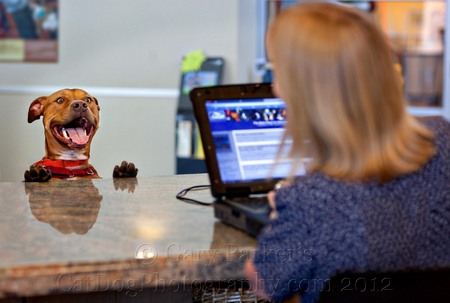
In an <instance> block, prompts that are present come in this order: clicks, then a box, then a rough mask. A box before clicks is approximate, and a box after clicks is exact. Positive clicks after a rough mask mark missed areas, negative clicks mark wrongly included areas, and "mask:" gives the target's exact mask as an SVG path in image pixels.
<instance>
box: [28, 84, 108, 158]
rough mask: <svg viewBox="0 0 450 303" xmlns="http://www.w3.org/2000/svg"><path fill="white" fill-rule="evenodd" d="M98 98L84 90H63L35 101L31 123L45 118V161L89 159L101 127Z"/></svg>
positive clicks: (30, 109)
mask: <svg viewBox="0 0 450 303" xmlns="http://www.w3.org/2000/svg"><path fill="white" fill-rule="evenodd" d="M99 111H100V107H99V105H98V101H97V99H96V98H94V97H92V96H91V95H89V94H88V93H87V92H85V91H84V90H81V89H62V90H59V91H57V92H55V93H53V94H51V95H49V96H44V97H39V98H37V99H36V100H34V101H33V102H32V103H31V105H30V108H29V110H28V123H31V122H33V121H35V120H37V119H39V118H40V117H41V116H43V117H44V118H43V124H44V130H45V150H46V158H49V159H64V160H81V159H88V158H89V152H90V144H91V141H92V138H93V137H94V135H95V133H96V131H97V129H98V127H99V119H100V117H99Z"/></svg>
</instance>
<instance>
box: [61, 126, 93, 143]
mask: <svg viewBox="0 0 450 303" xmlns="http://www.w3.org/2000/svg"><path fill="white" fill-rule="evenodd" d="M66 131H67V133H68V134H69V137H70V139H72V142H74V143H76V144H79V145H84V144H86V143H88V141H89V137H88V136H87V135H86V131H85V130H84V129H83V128H82V127H77V128H66Z"/></svg>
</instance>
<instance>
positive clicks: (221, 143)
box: [206, 98, 291, 184]
mask: <svg viewBox="0 0 450 303" xmlns="http://www.w3.org/2000/svg"><path fill="white" fill-rule="evenodd" d="M206 111H207V114H208V120H209V124H210V128H211V132H212V137H213V141H214V145H215V151H216V158H217V162H218V166H219V172H220V177H221V179H222V182H223V183H228V184H230V183H238V182H252V181H257V180H264V179H267V178H269V177H271V178H283V177H286V176H287V175H288V173H289V170H290V168H291V166H290V162H289V161H285V162H283V161H282V162H279V163H277V165H276V166H274V163H275V160H276V157H277V153H278V150H279V146H280V142H281V139H282V137H283V133H284V126H285V123H286V107H285V104H284V102H283V101H282V100H281V99H279V98H258V99H228V100H223V99H221V100H208V101H207V102H206ZM290 144H291V142H290V141H289V140H287V141H286V144H285V145H284V146H283V153H284V152H287V151H288V150H289V147H290ZM283 158H284V157H283Z"/></svg>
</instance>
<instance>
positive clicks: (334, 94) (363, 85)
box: [266, 3, 435, 182]
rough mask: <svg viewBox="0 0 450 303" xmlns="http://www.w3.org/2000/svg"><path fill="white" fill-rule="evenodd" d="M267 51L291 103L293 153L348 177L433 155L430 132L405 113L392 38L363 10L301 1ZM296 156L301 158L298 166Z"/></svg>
mask: <svg viewBox="0 0 450 303" xmlns="http://www.w3.org/2000/svg"><path fill="white" fill-rule="evenodd" d="M266 39H267V40H266V42H267V51H268V54H269V57H270V59H271V61H272V63H273V65H274V74H275V79H276V87H277V88H278V90H279V93H280V97H281V98H282V99H284V101H285V102H286V106H287V112H288V119H287V124H286V130H287V131H286V135H285V138H284V139H286V137H287V136H289V137H290V138H292V141H293V143H292V148H291V150H290V156H292V157H294V158H295V159H297V160H298V162H300V161H301V158H302V157H305V156H308V157H309V156H311V157H312V159H313V160H312V163H311V165H310V166H309V169H310V170H311V171H322V172H324V173H326V174H327V175H330V176H332V177H336V178H339V179H344V180H350V181H358V180H361V181H364V180H368V179H376V180H378V181H380V182H385V181H389V180H391V179H393V178H395V177H397V176H400V175H403V174H407V173H411V172H414V171H417V170H419V169H420V168H421V167H422V166H423V165H424V164H425V163H426V162H428V160H429V159H430V158H431V157H432V155H433V154H434V153H435V149H434V137H433V133H432V132H430V131H429V130H428V129H427V128H425V127H424V126H422V124H420V123H419V122H418V121H417V120H416V119H415V118H414V117H412V116H411V115H409V114H408V112H407V110H406V106H405V102H404V99H403V93H402V88H401V84H400V77H399V75H398V73H396V71H395V69H394V62H393V60H392V57H391V56H392V54H391V51H390V49H389V46H388V44H387V41H386V39H385V37H384V35H383V34H382V32H381V31H380V30H379V29H378V27H377V26H376V25H375V24H374V22H373V21H372V20H371V19H370V18H369V16H366V15H365V14H364V13H362V12H360V11H358V10H356V9H353V8H349V7H346V6H343V5H338V4H329V3H328V4H327V3H304V4H299V5H296V6H294V7H292V8H289V9H286V10H285V11H283V12H282V13H280V14H279V15H278V16H277V17H276V18H275V20H274V22H273V24H271V26H270V28H269V30H268V34H267V38H266ZM298 162H297V164H298Z"/></svg>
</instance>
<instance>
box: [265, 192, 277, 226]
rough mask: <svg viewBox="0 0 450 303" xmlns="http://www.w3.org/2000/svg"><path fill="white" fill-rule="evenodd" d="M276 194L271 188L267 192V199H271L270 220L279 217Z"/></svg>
mask: <svg viewBox="0 0 450 303" xmlns="http://www.w3.org/2000/svg"><path fill="white" fill-rule="evenodd" d="M275 195H276V191H275V190H271V191H270V192H268V193H267V200H268V201H269V207H270V209H271V211H270V214H269V218H270V220H275V219H276V218H278V212H277V206H276V202H275Z"/></svg>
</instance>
